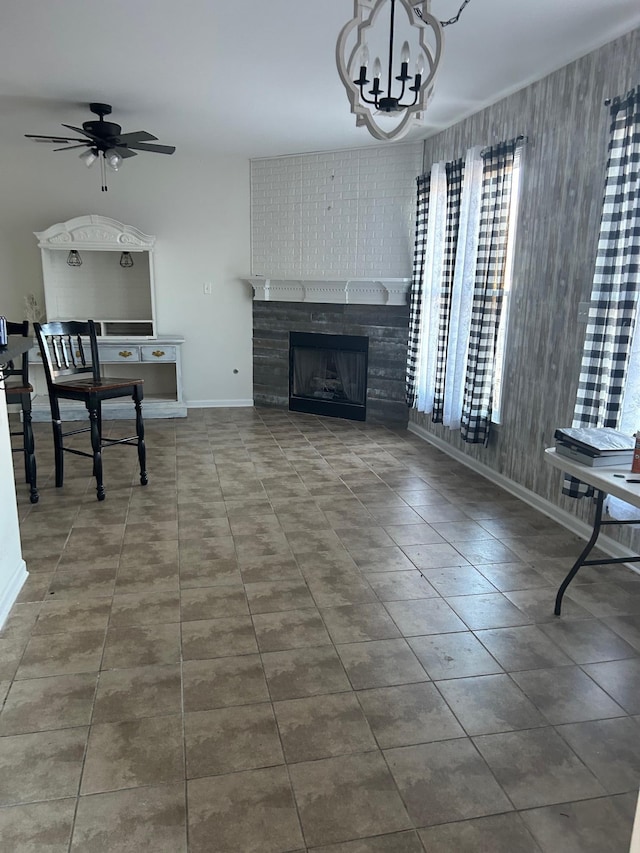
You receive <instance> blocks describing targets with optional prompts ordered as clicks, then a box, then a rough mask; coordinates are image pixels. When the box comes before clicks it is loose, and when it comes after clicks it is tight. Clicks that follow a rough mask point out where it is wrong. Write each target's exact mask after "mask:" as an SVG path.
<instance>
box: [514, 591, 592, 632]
mask: <svg viewBox="0 0 640 853" xmlns="http://www.w3.org/2000/svg"><path fill="white" fill-rule="evenodd" d="M556 593H557V588H556V587H555V586H553V587H547V586H544V587H538V588H536V589H522V590H515V591H512V592H506V593H505V595H506V597H507V598H508V599H509V601H511V602H512V603H513V604H515V606H516V607H517V608H519V609H520V610H521V611H522V612H523V613H525V614H526V615H527V616H529V621H530V622H538V623H543V622H552V623H555V622H557V621H558V617H557V616H555V614H554V612H553V611H554V607H555V602H556ZM590 615H591V614H590V613H589V611H588V610H585V608H584V607H582V606H581V605H580V604H577V603H576V602H575V601H574V600H573V598H572V597H571V596H569V595H565V596H564V598H563V600H562V618H563V619H588V618H589V617H590Z"/></svg>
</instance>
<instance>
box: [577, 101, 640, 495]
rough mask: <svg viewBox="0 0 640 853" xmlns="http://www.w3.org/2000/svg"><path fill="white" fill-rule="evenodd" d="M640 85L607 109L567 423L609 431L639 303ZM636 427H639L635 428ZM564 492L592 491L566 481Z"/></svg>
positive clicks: (622, 384) (616, 419) (614, 419)
mask: <svg viewBox="0 0 640 853" xmlns="http://www.w3.org/2000/svg"><path fill="white" fill-rule="evenodd" d="M639 264H640V87H637V88H636V89H634V90H632V91H631V92H629V93H628V94H627V95H626V96H625V97H624V98H615V99H614V100H613V103H612V106H611V126H610V139H609V149H608V159H607V170H606V177H605V188H604V201H603V206H602V219H601V222H600V236H599V239H598V250H597V254H596V265H595V273H594V277H593V287H592V291H591V306H590V309H589V320H588V322H587V329H586V334H585V343H584V350H583V354H582V364H581V368H580V378H579V381H578V391H577V395H576V405H575V409H574V417H573V426H578V427H582V426H586V427H613V428H618V427H619V425H620V416H621V409H622V402H623V397H624V394H625V381H626V377H627V372H628V367H629V358H630V354H631V347H632V340H633V332H634V327H635V324H636V314H637V305H638V289H639V287H640V282H639V275H638V270H639ZM637 427H638V428H640V424H637ZM563 492H564V494H566V495H570V496H571V497H575V498H581V497H587V496H591V495H593V489H592V488H591V487H589V486H587V485H586V484H584V483H581V482H580V481H579V480H576V479H575V478H573V477H566V478H565V483H564V488H563Z"/></svg>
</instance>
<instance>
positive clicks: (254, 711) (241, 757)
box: [185, 703, 284, 779]
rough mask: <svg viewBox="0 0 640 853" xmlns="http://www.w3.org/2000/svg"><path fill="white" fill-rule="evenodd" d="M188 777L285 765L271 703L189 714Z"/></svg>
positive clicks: (187, 739)
mask: <svg viewBox="0 0 640 853" xmlns="http://www.w3.org/2000/svg"><path fill="white" fill-rule="evenodd" d="M185 744H186V753H187V778H189V779H193V778H195V777H199V776H217V775H220V774H224V773H231V772H235V771H238V770H253V769H255V768H258V767H269V766H272V765H275V764H284V757H283V754H282V747H281V746H280V738H279V737H278V729H277V727H276V721H275V718H274V716H273V710H272V707H271V705H270V704H269V703H261V704H258V705H244V706H241V707H235V708H217V709H215V710H212V711H194V712H193V713H190V714H186V715H185Z"/></svg>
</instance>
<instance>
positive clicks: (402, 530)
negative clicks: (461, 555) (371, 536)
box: [385, 513, 444, 548]
mask: <svg viewBox="0 0 640 853" xmlns="http://www.w3.org/2000/svg"><path fill="white" fill-rule="evenodd" d="M415 515H416V522H417V523H415V524H392V523H386V522H385V530H386V531H387V533H388V534H389V536H390V537H391V538H392V539H393V541H394V542H395V543H396V545H399V546H400V547H401V548H403V547H404V546H405V545H436V544H441V543H443V542H444V539H443V538H442V536H441V535H440V534H439V533H437V532H436V531H435V529H434V528H433V527H432V526H431V525H430V524H426V523H425V522H422V519H421V518H420V516H419V515H418V514H417V513H415Z"/></svg>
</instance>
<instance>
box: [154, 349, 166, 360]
mask: <svg viewBox="0 0 640 853" xmlns="http://www.w3.org/2000/svg"><path fill="white" fill-rule="evenodd" d="M151 355H155V357H156V358H162V356H163V355H164V350H163V349H154V351H153V352H152V353H151Z"/></svg>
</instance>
